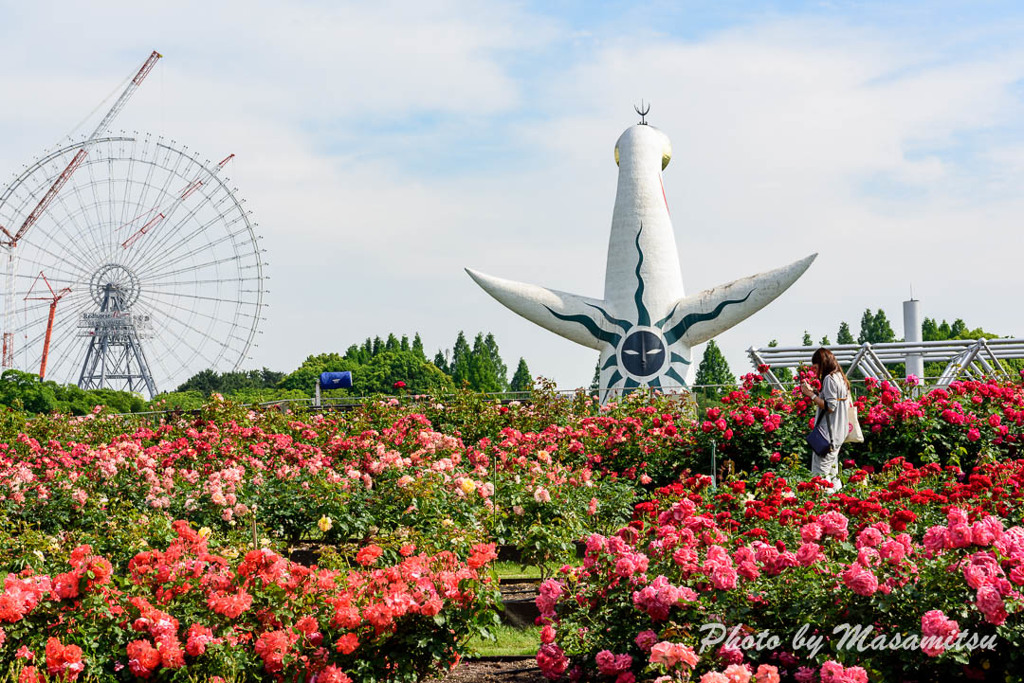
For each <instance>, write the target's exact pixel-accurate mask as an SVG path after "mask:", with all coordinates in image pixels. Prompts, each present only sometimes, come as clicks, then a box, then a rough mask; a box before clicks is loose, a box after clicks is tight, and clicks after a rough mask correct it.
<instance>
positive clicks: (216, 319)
mask: <svg viewBox="0 0 1024 683" xmlns="http://www.w3.org/2000/svg"><path fill="white" fill-rule="evenodd" d="M153 304H155V305H153V310H154V311H158V312H159V313H158V315H159V314H163V313H164V312H165V310H166V308H167V307H170V308H173V309H175V310H179V311H182V312H187V313H190V314H191V315H194V316H195V317H199V318H205V319H206V320H208V321H209V323H210V324H209V326H210V328H213V327H214V326H216V325H220V326H222V327H223V325H224V323H225V319H224V317H222V316H218V315H214V314H212V313H206V312H204V311H199V310H195V309H192V308H185V307H184V306H180V305H178V304H175V303H172V302H169V301H155V302H153ZM235 310H236V317H237V313H238V310H239V309H235ZM225 336H228V337H233V338H235V339H240V338H241V337H239V336H237V335H232V334H231V333H230V332H229V333H226V334H225Z"/></svg>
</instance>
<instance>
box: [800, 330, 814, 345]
mask: <svg viewBox="0 0 1024 683" xmlns="http://www.w3.org/2000/svg"><path fill="white" fill-rule="evenodd" d="M803 345H804V346H814V340H813V339H811V333H810V332H808V331H807V330H804V341H803Z"/></svg>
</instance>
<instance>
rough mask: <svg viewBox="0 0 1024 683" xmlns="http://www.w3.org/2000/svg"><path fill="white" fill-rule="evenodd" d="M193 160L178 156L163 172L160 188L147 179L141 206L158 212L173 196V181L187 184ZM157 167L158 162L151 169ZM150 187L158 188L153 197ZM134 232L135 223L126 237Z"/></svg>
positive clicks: (164, 219) (122, 243)
mask: <svg viewBox="0 0 1024 683" xmlns="http://www.w3.org/2000/svg"><path fill="white" fill-rule="evenodd" d="M165 149H169V148H165ZM183 162H184V164H185V170H182V169H181V166H182V163H183ZM193 162H194V158H187V157H183V156H180V155H179V156H176V157H175V160H174V167H173V168H171V169H169V170H168V171H167V172H166V173H164V174H163V175H164V178H163V180H162V182H161V183H160V186H159V188H157V187H156V184H155V183H151V182H150V181H149V180H148V179H147V182H146V183H145V184H144V185H143V189H144V192H143V202H141V204H140V206H145V207H150V208H152V211H153V212H154V214H156V212H159V211H160V208H161V204H163V203H165V202H166V198H168V197H171V196H173V195H172V191H171V187H172V183H174V182H178V183H180V184H185V183H186V181H184V178H185V177H187V175H188V174H189V173H190V170H189V169H190V167H191V166H192V165H193ZM155 168H156V164H153V165H151V167H150V170H153V169H155ZM150 189H155V190H156V192H155V196H154V197H152V198H151V197H150V196H149V190H150ZM166 220H167V218H166V217H164V218H163V219H162V220H161V222H164V221H166ZM133 223H134V222H133ZM133 234H135V230H134V225H133V227H132V229H131V230H130V231H129V232H128V234H127V235H125V238H130V237H131V236H132V235H133ZM118 241H119V242H121V245H122V248H125V247H124V242H123V241H121V240H118Z"/></svg>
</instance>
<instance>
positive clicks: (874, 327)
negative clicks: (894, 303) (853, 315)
mask: <svg viewBox="0 0 1024 683" xmlns="http://www.w3.org/2000/svg"><path fill="white" fill-rule="evenodd" d="M894 341H896V333H895V332H893V329H892V325H890V324H889V318H887V317H886V315H885V311H883V310H882V309H881V308H879V309H878V311H877V312H875V313H874V314H872V313H871V309H865V310H864V315H863V316H861V319H860V335H859V336H858V337H857V343H858V344H863V343H865V342H870V343H872V344H885V343H888V342H894Z"/></svg>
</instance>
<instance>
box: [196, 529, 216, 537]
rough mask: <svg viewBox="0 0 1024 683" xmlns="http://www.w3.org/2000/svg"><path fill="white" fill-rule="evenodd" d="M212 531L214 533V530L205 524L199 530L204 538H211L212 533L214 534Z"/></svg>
mask: <svg viewBox="0 0 1024 683" xmlns="http://www.w3.org/2000/svg"><path fill="white" fill-rule="evenodd" d="M212 533H213V530H211V529H210V527H208V526H204V527H203V528H202V529H200V530H199V535H200V537H202V538H209V537H210V534H212Z"/></svg>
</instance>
